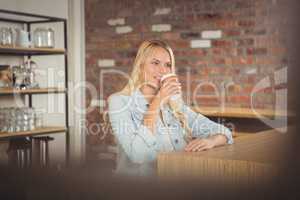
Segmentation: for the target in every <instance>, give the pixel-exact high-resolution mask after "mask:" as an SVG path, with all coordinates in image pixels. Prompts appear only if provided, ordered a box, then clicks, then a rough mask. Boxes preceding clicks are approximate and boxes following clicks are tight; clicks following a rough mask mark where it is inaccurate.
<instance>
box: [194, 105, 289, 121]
mask: <svg viewBox="0 0 300 200" xmlns="http://www.w3.org/2000/svg"><path fill="white" fill-rule="evenodd" d="M193 110H194V111H196V112H199V113H201V114H202V115H205V116H209V117H233V118H259V117H261V116H264V117H275V116H276V117H287V116H293V114H291V113H286V112H283V111H276V113H275V112H274V111H273V110H266V109H253V110H252V109H251V108H228V107H227V108H224V109H223V110H222V109H221V108H218V107H201V108H199V107H198V108H197V107H193Z"/></svg>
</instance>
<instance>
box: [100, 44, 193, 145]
mask: <svg viewBox="0 0 300 200" xmlns="http://www.w3.org/2000/svg"><path fill="white" fill-rule="evenodd" d="M157 47H160V48H163V49H165V50H166V51H167V52H168V54H169V56H170V60H171V71H172V73H174V74H175V59H174V53H173V51H172V49H171V47H170V46H169V45H168V44H167V43H165V42H164V41H161V40H146V41H144V42H143V43H142V44H141V45H140V47H139V49H138V52H137V55H136V57H135V60H134V64H133V70H132V72H131V75H130V79H129V81H128V83H127V84H126V85H125V87H124V88H123V89H122V90H121V91H119V92H117V93H118V94H123V95H131V94H132V92H133V91H135V90H136V89H139V87H141V86H142V85H143V84H144V82H145V80H144V65H145V61H146V58H147V57H148V56H149V55H150V54H151V53H152V52H153V50H154V49H155V48H157ZM170 107H171V106H170ZM171 109H172V107H171ZM173 111H174V112H173V113H174V116H175V117H176V118H177V119H178V120H179V122H180V124H181V126H182V127H183V128H184V129H185V131H186V135H185V139H186V141H189V140H191V129H190V128H189V126H188V123H187V119H186V116H185V114H184V113H182V112H180V111H178V110H177V109H176V110H173ZM103 120H104V123H105V124H108V123H109V117H108V114H107V112H105V113H104V114H103ZM109 126H110V123H109ZM102 130H103V131H104V130H105V131H107V130H108V127H107V126H104V127H103V128H102ZM111 133H112V132H111Z"/></svg>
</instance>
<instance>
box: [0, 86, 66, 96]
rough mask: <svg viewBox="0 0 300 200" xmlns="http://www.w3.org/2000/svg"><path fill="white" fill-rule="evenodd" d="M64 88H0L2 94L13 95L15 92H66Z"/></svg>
mask: <svg viewBox="0 0 300 200" xmlns="http://www.w3.org/2000/svg"><path fill="white" fill-rule="evenodd" d="M65 92H66V89H64V88H55V87H50V88H36V89H26V90H20V89H14V88H0V95H13V94H48V93H65Z"/></svg>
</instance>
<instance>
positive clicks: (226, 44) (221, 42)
mask: <svg viewBox="0 0 300 200" xmlns="http://www.w3.org/2000/svg"><path fill="white" fill-rule="evenodd" d="M212 46H214V47H230V46H232V41H229V40H213V41H212Z"/></svg>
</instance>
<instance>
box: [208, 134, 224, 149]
mask: <svg viewBox="0 0 300 200" xmlns="http://www.w3.org/2000/svg"><path fill="white" fill-rule="evenodd" d="M210 139H212V140H213V141H214V147H218V146H222V145H225V144H226V143H227V137H226V136H225V135H223V134H217V135H213V136H210Z"/></svg>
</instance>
